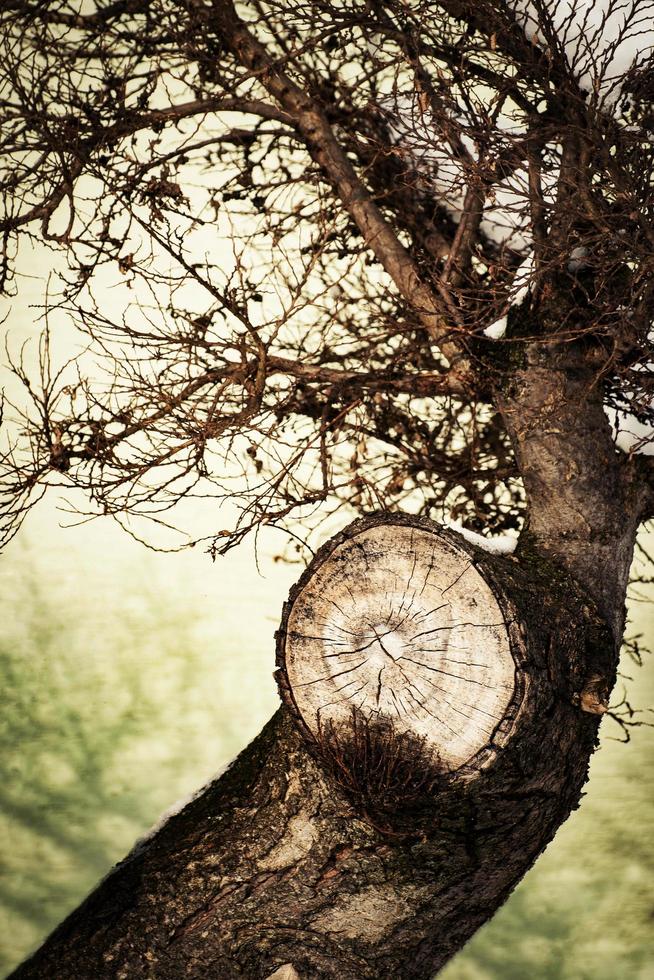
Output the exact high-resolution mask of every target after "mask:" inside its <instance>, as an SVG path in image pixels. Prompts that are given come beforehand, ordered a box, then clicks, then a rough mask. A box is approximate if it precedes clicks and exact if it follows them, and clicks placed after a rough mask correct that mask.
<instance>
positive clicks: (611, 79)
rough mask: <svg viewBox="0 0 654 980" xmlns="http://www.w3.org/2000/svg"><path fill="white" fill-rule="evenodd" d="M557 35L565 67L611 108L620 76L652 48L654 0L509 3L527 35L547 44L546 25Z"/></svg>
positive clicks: (618, 90) (523, 0)
mask: <svg viewBox="0 0 654 980" xmlns="http://www.w3.org/2000/svg"><path fill="white" fill-rule="evenodd" d="M538 6H543V7H544V8H545V11H546V15H547V16H546V18H543V20H549V21H550V23H551V26H552V28H553V30H554V32H555V33H556V35H557V40H558V43H559V44H560V46H561V48H562V49H563V52H564V54H565V58H566V60H567V63H568V66H569V68H570V69H571V71H572V72H573V74H574V75H575V77H576V78H577V81H578V83H579V87H580V88H581V89H582V90H583V91H584V92H588V93H590V92H597V93H598V95H599V96H600V98H601V102H602V103H603V104H604V106H606V107H607V108H612V107H614V106H615V103H616V102H617V100H618V99H619V98H620V94H621V84H620V83H621V80H622V77H623V76H624V74H625V73H626V72H628V71H629V69H630V68H631V67H632V66H640V65H642V64H643V63H644V62H646V61H647V59H648V58H650V57H651V55H652V51H653V50H654V0H630V2H628V0H625V2H621V3H616V2H615V0H544V2H542V3H539V4H536V3H533V2H531V0H511V3H510V8H511V10H512V11H513V14H514V16H515V18H516V21H517V22H518V23H519V24H520V26H521V27H522V29H523V30H524V32H525V36H526V37H527V39H528V40H530V41H532V42H533V43H534V44H537V45H538V46H539V47H542V48H547V47H548V43H547V33H548V32H547V29H546V28H544V27H543V20H541V17H540V15H539V13H538Z"/></svg>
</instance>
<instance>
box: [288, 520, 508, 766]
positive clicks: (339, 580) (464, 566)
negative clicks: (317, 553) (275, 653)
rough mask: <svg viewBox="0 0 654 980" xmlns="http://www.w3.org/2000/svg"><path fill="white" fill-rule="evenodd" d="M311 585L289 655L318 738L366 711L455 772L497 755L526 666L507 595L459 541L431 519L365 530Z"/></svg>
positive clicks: (291, 675)
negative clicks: (520, 669) (505, 610)
mask: <svg viewBox="0 0 654 980" xmlns="http://www.w3.org/2000/svg"><path fill="white" fill-rule="evenodd" d="M323 554H324V553H323ZM303 583H304V584H303V585H302V586H301V587H300V589H299V591H298V592H297V593H296V595H295V598H294V600H293V601H292V604H291V608H290V611H288V610H287V618H286V621H285V626H284V627H283V630H282V634H281V636H280V646H279V656H280V659H281V662H282V665H283V669H284V670H285V675H286V679H285V685H286V689H287V690H288V691H289V692H290V697H291V699H292V702H291V703H292V706H293V707H294V708H295V709H296V710H297V711H298V713H299V715H300V717H301V719H302V722H303V725H304V726H305V727H306V729H308V731H309V732H310V733H311V735H312V736H313V737H314V738H319V736H320V732H321V730H322V729H323V728H324V726H325V725H328V724H330V723H331V724H332V725H333V726H336V727H339V728H341V729H347V728H348V727H349V726H350V723H351V718H352V711H353V709H354V710H356V711H357V712H360V713H361V715H362V716H363V717H365V718H366V719H368V720H370V721H373V722H375V723H376V724H388V725H391V726H392V728H393V730H394V731H395V732H404V733H408V734H410V735H412V736H415V737H416V738H419V739H422V740H424V742H425V746H426V747H427V749H428V750H429V752H430V754H431V755H432V757H433V758H434V760H437V761H438V762H439V764H440V766H441V767H444V768H446V769H447V770H456V769H459V768H460V767H461V766H464V765H465V764H466V763H470V762H471V761H472V760H473V758H474V757H476V756H480V757H482V756H483V758H484V759H485V760H486V761H488V760H489V759H490V758H492V757H493V754H494V752H495V751H496V749H497V747H498V744H499V743H501V741H502V735H501V733H499V732H498V726H500V723H501V722H502V719H503V718H504V715H505V713H506V711H507V709H508V707H509V704H510V703H511V701H512V699H513V697H514V694H515V671H516V665H515V662H514V660H513V657H512V654H511V647H510V642H509V637H508V631H507V625H506V623H505V621H504V617H503V616H502V612H501V610H500V607H499V605H498V603H497V600H496V599H495V597H494V595H493V593H492V591H491V589H490V588H489V586H488V584H487V583H486V582H485V581H484V579H483V578H482V576H481V575H480V573H479V571H478V570H477V568H475V566H474V564H473V561H472V559H471V557H470V555H468V554H467V553H466V552H465V551H462V550H461V549H459V548H458V547H457V546H456V543H455V541H454V540H453V539H452V538H451V537H446V536H444V535H443V534H441V533H437V532H436V530H435V528H434V527H433V526H431V525H424V526H423V527H417V526H415V527H414V526H405V525H398V524H393V523H385V524H384V523H380V524H374V525H372V526H368V527H365V526H364V527H363V528H362V529H361V530H360V531H359V532H358V533H357V534H355V535H352V536H349V537H348V538H347V539H346V540H344V541H342V542H341V543H340V544H338V545H337V546H336V547H335V548H334V549H333V550H331V551H329V552H328V554H327V557H326V558H324V557H323V556H322V555H321V557H320V558H319V559H318V561H317V562H314V563H312V566H311V567H310V568H309V569H308V572H307V574H306V575H305V576H304V577H303ZM480 762H481V758H479V759H477V764H479V763H480Z"/></svg>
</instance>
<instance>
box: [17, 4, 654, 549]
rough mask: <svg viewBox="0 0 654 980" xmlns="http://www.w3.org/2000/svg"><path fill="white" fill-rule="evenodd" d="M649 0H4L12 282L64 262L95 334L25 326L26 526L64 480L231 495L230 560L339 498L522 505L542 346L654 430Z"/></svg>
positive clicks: (113, 498) (517, 510)
mask: <svg viewBox="0 0 654 980" xmlns="http://www.w3.org/2000/svg"><path fill="white" fill-rule="evenodd" d="M563 6H564V5H561V8H562V7H563ZM653 6H654V5H653V4H652V3H651V2H644V0H633V2H630V3H623V2H621V0H610V2H608V3H604V4H603V5H602V8H601V11H603V12H599V13H598V11H599V7H598V10H596V11H595V13H594V14H593V11H592V10H588V11H587V12H586V13H585V14H583V13H580V11H581V4H579V5H576V4H574V3H573V5H572V7H571V8H570V13H569V14H567V13H561V10H559V12H558V14H557V4H556V3H555V2H554V0H534V2H533V3H529V4H527V3H524V2H521V0H510V2H508V3H499V2H489V0H476V2H474V3H467V2H459V0H445V2H440V3H431V2H430V3H427V2H424V0H407V2H404V0H390V2H384V3H379V4H371V3H368V2H344V0H340V2H339V0H325V2H322V0H314V2H312V3H306V2H294V0H284V2H281V0H280V2H279V3H278V2H277V0H266V2H259V0H246V2H243V3H239V4H232V3H231V2H229V0H206V2H203V0H188V2H178V3H176V2H174V0H155V2H150V0H98V2H95V3H91V2H88V3H87V2H81V0H70V2H69V0H53V2H39V0H7V2H5V3H4V4H3V12H2V14H1V15H0V21H1V23H2V35H3V39H4V40H3V50H2V58H1V61H0V74H1V88H0V99H1V102H0V105H1V110H0V111H1V113H2V123H3V125H2V129H1V137H0V139H1V152H2V156H1V160H2V165H1V166H2V170H1V174H0V180H1V184H0V186H1V188H2V199H3V204H4V208H3V216H2V223H1V227H2V236H3V238H2V241H3V262H2V285H3V288H4V290H5V291H6V292H8V293H9V294H11V293H12V292H15V291H16V290H17V289H19V288H20V285H21V283H20V279H19V278H18V277H17V276H16V275H15V273H14V265H15V262H16V260H17V258H18V257H20V261H21V267H22V268H25V262H26V261H27V262H28V264H29V250H30V248H31V247H36V251H35V252H34V255H35V256H36V257H37V259H36V261H38V262H39V263H40V264H41V265H42V264H43V255H44V249H46V248H47V249H49V250H51V251H52V252H58V253H62V256H63V258H64V259H65V262H62V261H61V259H60V258H58V257H56V256H53V258H52V262H53V264H56V267H57V268H58V269H60V270H61V272H60V274H59V277H58V278H56V279H53V280H52V282H51V285H50V288H49V293H48V298H47V305H48V310H49V314H48V315H49V316H51V317H52V318H53V321H52V322H53V323H55V320H56V323H57V324H59V323H61V322H62V319H61V318H62V315H65V317H67V318H68V319H69V321H70V322H72V323H74V324H75V327H76V329H77V332H78V334H77V335H78V338H79V344H78V348H79V357H78V358H77V357H76V358H74V359H73V360H64V361H61V360H59V359H58V357H59V355H57V357H55V350H56V341H57V337H56V330H55V328H54V327H53V328H52V329H51V330H48V331H46V332H45V333H44V334H43V336H42V338H41V341H40V345H41V346H40V364H41V367H40V371H37V372H31V370H30V367H29V356H28V354H27V353H26V352H25V353H23V352H21V351H20V350H16V348H15V346H12V343H11V335H10V339H9V354H10V360H11V364H12V366H13V371H14V372H15V374H16V375H17V376H18V378H19V379H20V380H21V382H22V388H23V396H24V397H23V398H22V399H21V398H18V397H15V398H12V399H11V400H8V401H7V403H6V404H5V423H6V425H7V430H8V431H7V435H6V442H5V451H4V457H3V468H2V483H1V492H2V498H1V502H2V512H3V518H4V537H5V540H6V539H7V538H8V537H9V536H11V534H12V533H13V532H14V531H15V530H16V528H17V526H18V525H19V523H20V521H21V519H22V517H23V515H24V514H25V512H26V511H27V509H28V508H29V506H30V504H31V503H32V502H33V501H34V500H35V499H37V498H38V496H39V495H40V494H41V493H42V491H43V489H44V488H45V487H46V486H48V485H53V484H58V485H61V486H64V487H68V488H81V490H83V491H84V492H85V494H86V499H87V500H88V501H89V504H88V508H89V512H92V513H105V514H111V515H114V516H115V518H116V519H117V520H118V521H120V522H121V523H122V524H123V525H124V526H126V527H127V528H128V529H129V530H131V531H132V532H133V533H136V534H138V535H139V536H142V535H145V536H147V534H148V531H147V526H146V527H144V524H143V522H144V521H145V522H146V525H147V522H150V521H154V522H156V523H158V524H161V523H163V524H164V525H169V524H173V525H174V524H176V522H177V517H176V515H177V513H178V511H179V510H180V508H179V507H178V505H179V503H180V501H182V500H183V499H184V498H202V499H205V500H207V499H208V500H214V501H215V500H225V499H231V500H233V499H235V495H236V499H238V501H239V505H240V513H239V515H238V516H237V518H236V520H234V519H233V518H230V520H225V523H223V522H222V521H223V519H222V518H221V517H220V515H219V513H218V511H217V510H216V507H215V505H213V506H212V510H211V514H212V516H211V519H210V524H209V526H208V528H205V532H206V543H207V545H208V547H209V548H210V549H212V550H213V551H214V552H217V551H223V550H226V549H227V548H229V547H230V546H231V545H232V544H234V543H236V542H238V541H239V540H240V539H241V538H242V537H243V536H244V535H245V534H246V533H247V532H248V531H249V530H251V529H253V528H256V527H257V526H258V525H260V524H262V523H266V524H276V525H280V526H288V527H290V528H292V527H294V526H295V527H296V528H297V524H296V523H294V522H296V521H297V520H298V519H301V521H302V526H303V528H304V529H305V530H307V529H309V528H310V527H311V526H313V524H314V523H315V522H316V521H317V520H318V518H320V519H323V518H325V517H326V516H327V515H329V514H330V513H332V512H333V511H334V510H335V509H336V508H339V507H347V508H349V509H350V511H351V512H352V511H353V512H359V511H362V510H363V511H366V510H370V509H376V508H378V507H383V508H388V509H396V508H402V509H404V510H408V511H411V512H415V513H421V514H425V515H429V516H432V517H437V518H439V517H442V516H443V514H446V515H452V516H454V517H458V518H459V519H460V520H462V521H463V522H464V523H466V524H467V525H468V526H469V527H471V528H472V529H475V528H476V529H481V528H486V529H491V530H496V531H500V530H506V529H512V528H517V527H518V526H519V525H520V523H521V521H522V517H523V509H524V502H523V493H522V485H521V481H520V478H519V474H518V471H517V468H516V464H515V462H514V458H513V455H512V451H511V447H510V444H509V440H508V437H507V435H506V433H505V430H504V427H503V424H502V421H501V419H500V416H499V415H498V413H497V412H496V410H495V408H494V396H495V393H496V392H497V390H498V389H500V388H501V387H502V386H503V385H506V384H510V372H511V367H512V365H513V364H514V363H515V362H516V360H518V359H519V358H520V356H521V350H522V345H523V344H524V341H525V339H526V338H530V337H531V338H533V337H538V338H541V339H542V341H543V343H544V344H549V343H551V344H559V345H560V344H564V345H570V346H571V347H572V346H574V347H575V349H578V350H580V351H582V352H583V355H584V357H585V358H592V359H593V363H594V365H595V372H596V383H597V385H599V386H603V387H604V389H605V399H606V404H607V406H608V407H609V408H611V407H612V408H613V409H617V410H622V411H628V412H629V413H631V414H632V415H635V416H636V417H637V418H638V419H640V421H643V422H646V423H648V422H650V421H653V422H654V415H653V413H652V409H651V408H650V403H651V400H652V395H653V394H654V393H653V392H652V371H651V364H650V359H651V350H650V346H651V345H650V340H649V331H650V320H651V314H650V307H651V299H652V288H653V283H654V277H653V276H652V265H653V261H652V255H653V254H654V221H653V220H652V219H653V209H654V193H653V189H652V162H653V156H654V150H653V146H652V131H653V130H654V115H653V113H652V109H651V97H652V94H653V93H654V71H653V69H652V59H651V53H650V52H649V49H648V48H647V31H648V30H649V29H651V28H650V25H651V21H652V17H653V16H654V11H653V9H652V8H653ZM577 7H578V8H579V9H577ZM584 9H585V8H584ZM566 11H567V7H566ZM607 25H608V26H609V27H610V28H611V30H612V31H613V34H612V39H611V41H610V42H609V43H607V41H606V34H607ZM612 25H615V26H612ZM625 46H626V49H627V50H629V51H632V52H634V53H633V54H632V55H630V56H629V58H628V59H627V60H626V61H625V58H624V56H622V57H621V56H620V52H622V51H624V50H625ZM19 248H20V253H19ZM26 255H27V256H28V259H27V260H26V259H25V258H24V256H26ZM47 255H48V253H46V256H47ZM505 317H506V321H505V320H504V318H505ZM489 328H490V329H489ZM487 330H488V333H486V332H485V331H487ZM243 477H245V479H243ZM72 499H74V500H75V501H77V502H78V505H79V499H80V497H79V495H77V496H74V497H73V498H72ZM187 540H188V538H187V537H184V536H182V537H179V538H175V537H173V538H171V539H170V541H171V542H172V544H173V545H175V546H177V545H179V544H183V543H184V542H185V541H187Z"/></svg>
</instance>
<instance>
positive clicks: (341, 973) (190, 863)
mask: <svg viewBox="0 0 654 980" xmlns="http://www.w3.org/2000/svg"><path fill="white" fill-rule="evenodd" d="M381 525H383V526H384V527H385V528H386V529H387V530H388V529H389V528H390V529H391V530H392V528H393V527H395V528H396V529H397V533H398V535H399V534H400V533H401V532H404V531H406V529H407V528H408V529H420V531H421V533H422V532H425V533H426V532H429V533H433V534H434V535H437V536H438V537H439V538H440V539H442V540H443V542H444V543H445V546H446V547H449V548H450V549H451V550H455V551H456V552H457V553H459V554H465V555H467V558H468V565H469V566H470V567H471V568H473V569H474V571H475V574H477V573H478V574H479V575H480V576H481V579H483V582H484V583H486V585H487V587H488V589H489V590H490V591H491V592H492V595H493V597H494V599H495V601H496V602H497V604H498V607H499V609H500V610H501V614H502V618H503V626H504V628H505V630H506V635H507V637H508V638H509V643H510V650H511V656H512V658H513V663H514V665H515V689H514V690H515V692H517V694H516V695H515V696H514V697H513V698H512V699H511V700H510V701H509V703H508V704H507V705H505V708H504V711H503V718H502V719H501V721H500V722H499V723H498V724H497V725H496V726H495V729H494V731H495V732H496V733H497V734H498V747H497V751H495V752H494V753H492V759H490V760H489V758H488V754H487V753H486V754H485V755H484V754H483V753H482V754H481V755H475V756H474V760H473V764H467V765H464V766H463V767H459V769H457V768H456V767H455V766H454V764H452V765H451V766H449V767H448V766H445V767H441V768H440V769H439V770H438V771H437V772H435V773H434V778H433V779H428V780H425V781H424V783H423V784H421V785H420V786H419V787H418V789H417V790H416V791H415V792H414V793H413V795H412V797H411V799H410V800H409V801H408V803H407V805H406V806H403V805H402V803H401V801H400V802H398V801H396V804H395V805H389V803H388V797H387V796H384V794H377V795H375V794H373V793H370V794H368V796H365V793H364V794H363V795H362V791H361V787H360V786H358V787H357V786H356V785H355V784H354V783H353V782H352V781H351V780H349V779H348V778H347V777H348V771H347V768H348V767H347V766H345V767H343V765H342V761H343V758H344V757H346V755H347V754H345V756H344V755H343V754H341V755H340V756H339V755H338V754H337V753H334V752H333V751H330V750H329V744H331V747H332V748H333V745H334V743H333V742H332V743H329V744H328V745H327V747H326V746H325V744H321V741H320V739H319V738H316V737H315V732H314V733H313V734H312V732H311V731H310V730H307V726H306V725H304V726H302V725H300V726H298V724H297V723H296V720H294V719H293V718H292V716H291V711H290V710H289V708H288V707H286V706H285V707H283V708H281V709H280V710H279V711H278V712H277V714H276V715H275V716H274V717H273V719H272V720H271V721H270V722H269V724H268V725H267V726H266V727H265V729H264V730H263V732H262V733H261V734H260V735H259V737H258V738H257V739H256V740H255V741H254V742H253V743H252V744H251V745H250V746H249V747H248V748H247V749H246V750H245V751H244V752H243V753H242V754H241V755H240V756H239V758H238V759H237V760H236V761H235V762H234V764H233V765H232V766H231V767H230V769H229V770H228V771H227V772H226V773H225V774H224V775H223V776H222V777H221V778H220V779H218V780H217V781H216V782H215V783H213V784H212V785H211V786H210V787H209V788H208V789H206V790H205V791H204V792H203V793H202V795H201V796H200V797H198V798H197V799H195V800H194V801H193V802H192V803H190V804H189V805H188V806H187V807H186V808H185V809H184V810H183V811H182V812H181V813H179V814H177V815H176V816H174V817H172V818H171V819H170V820H169V821H168V823H166V825H165V826H164V827H163V828H162V829H161V830H159V832H158V833H157V834H156V835H155V836H154V837H152V838H151V839H149V840H148V841H147V842H145V843H143V844H141V845H140V846H138V847H137V848H136V849H135V851H134V852H133V853H132V854H131V855H130V856H129V857H128V858H127V859H126V860H125V861H124V862H123V863H122V864H120V865H119V866H118V867H117V868H116V869H115V870H114V871H113V872H112V874H111V875H110V876H109V877H108V878H107V879H105V881H104V882H102V884H101V885H100V886H99V888H98V889H97V890H96V891H95V892H94V893H93V894H92V895H91V896H90V897H89V898H88V899H87V900H86V902H85V903H84V904H83V905H82V906H81V907H80V908H79V909H78V910H77V911H76V912H74V913H73V914H72V915H71V916H70V917H69V918H68V919H67V920H66V921H65V922H64V923H63V924H62V925H61V926H60V927H59V928H58V929H57V930H56V931H55V932H54V933H53V935H52V936H51V937H50V939H49V940H48V941H47V942H46V944H45V945H44V946H43V947H42V948H41V949H40V950H39V951H38V952H37V953H36V954H35V955H34V956H33V957H32V958H31V959H30V960H28V961H27V962H26V963H25V964H23V965H22V966H21V967H19V968H18V970H16V972H15V973H14V974H12V976H13V977H14V978H15V980H18V978H22V980H24V978H28V977H29V978H43V980H45V978H47V980H52V978H53V977H57V980H67V978H70V980H73V978H74V980H81V978H89V980H90V978H104V977H106V978H110V977H111V978H118V980H120V978H125V980H127V978H129V980H133V978H138V977H148V978H161V980H164V978H166V980H167V978H170V980H173V978H175V980H177V978H179V977H197V978H200V977H202V978H203V980H206V978H216V980H218V978H221V980H222V978H237V977H245V978H248V980H259V978H261V980H264V978H268V977H270V976H271V975H273V974H275V972H276V971H277V970H279V969H280V968H281V967H287V969H286V970H285V971H282V973H281V974H278V976H281V975H283V974H284V972H285V973H287V974H288V975H290V976H294V974H293V972H292V970H294V971H295V973H296V974H297V976H299V977H300V978H301V980H319V978H328V977H330V978H339V980H355V978H356V980H363V978H388V977H403V978H425V980H426V978H429V977H431V976H432V975H433V974H434V973H435V972H436V971H437V970H438V969H439V968H440V967H441V966H442V965H443V964H445V963H446V962H447V960H448V959H449V958H450V957H451V956H452V955H453V953H454V952H456V951H457V950H458V949H460V948H461V946H462V945H463V944H464V943H465V942H466V940H467V939H468V938H469V937H470V936H471V935H472V934H473V933H474V932H475V930H476V929H477V928H478V927H479V926H480V925H481V924H482V923H483V922H485V921H486V920H487V919H488V918H489V917H490V916H491V915H492V914H493V913H494V912H495V910H496V909H497V908H498V906H499V905H501V904H502V902H503V901H504V900H505V899H506V898H507V896H508V894H509V893H510V891H511V890H512V888H513V887H514V886H515V884H516V883H517V882H518V881H519V880H520V879H521V878H522V876H523V875H524V873H525V871H526V870H527V869H528V868H529V867H530V865H531V864H532V863H533V861H534V860H535V858H536V857H537V855H538V854H539V853H540V852H541V851H542V849H543V848H544V847H545V846H546V844H547V843H548V842H549V840H550V839H551V838H552V836H553V835H554V833H555V831H556V829H557V828H558V826H559V825H560V824H561V822H562V821H563V820H564V819H565V818H566V817H567V815H568V814H569V812H570V810H571V809H572V808H574V807H575V806H576V805H577V802H578V800H579V796H580V792H581V788H582V786H583V783H584V781H585V779H586V774H587V766H588V760H589V757H590V755H591V753H592V750H593V747H594V744H595V741H596V736H597V727H598V720H599V715H598V713H597V712H599V711H601V709H602V708H601V700H602V696H601V693H600V694H597V692H598V691H601V689H603V688H607V689H608V688H609V687H610V686H611V684H612V682H613V676H614V672H615V664H616V657H615V650H616V643H615V636H614V634H613V631H612V629H610V628H608V627H607V626H606V624H605V621H604V618H603V617H600V616H599V615H598V613H597V611H596V608H595V606H594V604H593V602H592V601H591V600H590V599H589V597H588V595H587V594H586V593H585V592H584V591H583V590H582V589H581V588H580V587H579V586H578V585H577V584H576V583H575V581H574V580H573V579H572V578H571V577H570V576H569V575H568V574H567V573H566V572H565V571H563V570H562V569H561V568H560V567H559V566H557V565H555V564H553V563H552V562H551V561H550V560H548V559H547V558H543V557H542V556H541V555H539V554H537V553H536V552H535V551H525V552H524V553H523V554H522V555H520V556H519V557H513V556H511V557H499V556H492V555H489V554H488V553H486V552H482V551H479V550H478V549H476V548H474V547H472V546H470V545H468V544H467V543H465V542H462V541H460V540H458V537H457V536H455V535H452V534H447V533H443V532H442V531H440V530H438V529H436V528H435V527H430V526H429V525H426V524H425V523H424V522H419V521H416V520H415V519H413V518H408V517H399V516H381V517H377V518H369V519H366V520H364V521H363V522H357V523H355V525H353V526H352V527H351V528H349V529H347V530H346V531H345V532H343V533H342V534H341V535H339V536H337V537H336V538H335V539H334V540H333V541H332V542H330V543H329V545H327V546H326V548H325V549H323V550H322V552H320V553H319V555H318V557H317V559H316V562H315V563H314V566H313V569H314V570H315V569H319V568H320V566H321V564H322V563H324V562H326V561H328V560H329V558H330V556H331V555H333V554H334V552H335V550H336V549H337V548H338V547H339V546H345V545H347V543H348V542H351V541H352V540H353V539H354V538H355V537H356V535H360V534H361V533H362V531H365V530H367V529H370V528H375V527H377V526H381ZM307 574H309V575H310V574H313V573H312V572H309V573H307ZM306 581H307V577H306V576H305V577H304V579H303V580H302V581H301V583H300V586H299V589H300V590H301V588H302V582H305V583H306ZM298 594H299V592H298V590H295V591H294V593H292V600H293V601H292V603H291V605H293V602H294V601H297V599H298ZM288 617H289V611H288V610H287V612H286V619H285V623H288ZM285 635H286V633H285V628H283V629H282V631H281V637H280V644H281V645H282V646H283V643H284V637H285ZM589 679H590V680H591V683H590V684H589ZM589 691H590V692H591V693H590V694H589ZM593 692H595V695H597V696H596V697H595V700H593V696H592V695H593ZM289 703H290V702H289ZM584 709H585V710H584ZM294 710H296V709H295V708H294ZM368 734H369V733H368ZM490 741H491V743H492V742H493V739H492V738H491V740H490ZM417 745H418V747H417V749H416V751H417V752H418V753H419V752H420V751H421V750H422V749H421V745H422V743H420V741H419V740H418V743H417ZM423 749H424V746H423ZM459 761H460V760H459ZM457 764H458V763H457ZM344 769H345V776H344ZM291 968H292V969H291Z"/></svg>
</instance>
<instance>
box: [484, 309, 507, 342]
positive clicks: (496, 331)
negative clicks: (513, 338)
mask: <svg viewBox="0 0 654 980" xmlns="http://www.w3.org/2000/svg"><path fill="white" fill-rule="evenodd" d="M508 320H509V318H508V316H507V315H506V314H505V315H504V316H502V317H500V319H499V320H496V321H495V323H491V325H490V327H486V329H485V330H484V333H485V335H486V336H487V337H490V339H491V340H499V339H500V338H501V337H503V336H504V334H505V333H506V327H507V324H508Z"/></svg>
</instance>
